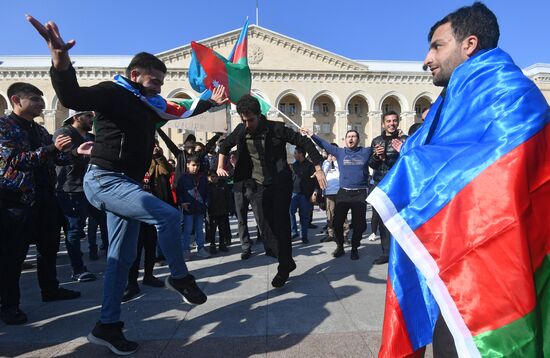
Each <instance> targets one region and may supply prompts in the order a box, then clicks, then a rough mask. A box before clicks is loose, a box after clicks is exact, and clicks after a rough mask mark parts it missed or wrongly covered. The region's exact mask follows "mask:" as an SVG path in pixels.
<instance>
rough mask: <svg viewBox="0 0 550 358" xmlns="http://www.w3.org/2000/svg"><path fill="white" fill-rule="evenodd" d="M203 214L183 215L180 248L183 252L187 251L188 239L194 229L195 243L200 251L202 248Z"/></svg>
mask: <svg viewBox="0 0 550 358" xmlns="http://www.w3.org/2000/svg"><path fill="white" fill-rule="evenodd" d="M203 226H204V214H192V215H190V214H183V236H182V241H181V246H182V247H183V250H184V251H189V237H190V236H191V233H192V232H193V228H194V229H195V242H196V243H197V248H198V249H199V250H200V249H202V248H203V247H204V231H203Z"/></svg>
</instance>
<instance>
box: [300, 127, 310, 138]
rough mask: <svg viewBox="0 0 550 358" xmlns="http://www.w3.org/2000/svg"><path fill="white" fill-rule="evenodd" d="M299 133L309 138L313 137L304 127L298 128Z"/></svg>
mask: <svg viewBox="0 0 550 358" xmlns="http://www.w3.org/2000/svg"><path fill="white" fill-rule="evenodd" d="M300 133H301V134H302V135H305V136H308V137H311V136H312V135H313V131H312V130H311V129H307V128H306V127H302V128H300Z"/></svg>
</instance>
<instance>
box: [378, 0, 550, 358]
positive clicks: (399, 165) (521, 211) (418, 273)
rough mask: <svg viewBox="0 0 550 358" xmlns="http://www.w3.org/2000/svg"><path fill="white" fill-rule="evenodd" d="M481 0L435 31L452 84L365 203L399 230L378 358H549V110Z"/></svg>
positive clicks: (435, 45)
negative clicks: (429, 354)
mask: <svg viewBox="0 0 550 358" xmlns="http://www.w3.org/2000/svg"><path fill="white" fill-rule="evenodd" d="M498 39H499V26H498V22H497V18H496V16H495V15H494V14H493V13H492V12H491V11H490V10H489V9H488V8H487V7H486V6H485V5H483V4H482V3H479V2H476V3H474V4H473V5H471V6H466V7H463V8H460V9H458V10H456V11H455V12H453V13H451V14H449V15H447V16H446V17H444V18H443V19H441V20H440V21H438V22H437V23H436V24H435V25H434V26H433V27H432V29H431V30H430V33H429V36H428V40H429V42H430V47H429V51H428V54H427V56H426V58H425V60H424V64H425V66H427V67H428V68H429V69H430V70H431V72H432V75H433V82H434V84H435V85H436V86H441V87H443V91H442V93H441V95H440V97H439V98H438V99H437V100H436V102H435V103H434V104H433V106H432V107H431V110H430V112H429V114H428V116H427V118H426V121H425V124H424V125H423V126H422V127H421V128H420V130H418V131H417V132H416V133H415V134H414V135H413V136H412V137H410V138H409V140H407V141H406V142H405V143H404V145H403V147H402V148H401V152H400V157H399V160H398V161H397V162H396V164H395V165H394V167H393V168H392V170H391V171H390V172H389V173H388V175H387V176H386V177H385V178H384V180H383V181H382V182H381V183H380V184H379V186H378V187H377V188H375V189H374V190H373V192H372V193H371V194H370V196H369V197H368V199H367V200H368V201H369V202H370V203H371V204H372V205H373V206H374V207H375V208H376V210H377V211H378V213H379V214H380V216H381V218H382V220H384V223H385V225H386V227H387V228H388V229H389V231H390V232H391V235H392V240H391V244H390V259H389V267H388V286H387V292H386V308H385V314H384V327H383V333H382V346H381V348H380V353H379V356H380V357H409V356H417V355H421V354H422V351H423V349H424V347H425V346H426V345H427V344H429V343H432V342H433V349H434V356H435V357H445V358H447V357H456V356H458V357H480V356H484V357H485V356H487V357H489V356H490V357H543V356H545V357H548V356H550V225H549V224H548V222H549V218H550V216H549V212H550V211H549V210H550V206H549V205H550V165H549V164H548V163H549V162H550V126H549V122H550V110H549V107H548V104H547V102H546V100H545V99H544V97H543V96H542V94H541V92H540V90H539V89H538V88H537V87H536V86H535V84H534V83H533V82H532V81H531V80H529V79H528V78H527V77H526V76H525V75H524V74H523V73H522V71H521V69H519V68H518V67H517V66H516V65H515V64H514V63H513V61H512V59H511V58H510V56H509V55H508V54H506V53H505V52H504V51H503V50H501V49H500V48H498V47H497V46H498Z"/></svg>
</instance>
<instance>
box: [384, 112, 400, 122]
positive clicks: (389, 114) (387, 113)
mask: <svg viewBox="0 0 550 358" xmlns="http://www.w3.org/2000/svg"><path fill="white" fill-rule="evenodd" d="M394 115H395V116H397V121H398V122H399V121H400V120H401V118H400V117H399V113H397V112H396V111H387V112H386V113H384V114H383V115H382V122H384V119H386V117H387V116H394Z"/></svg>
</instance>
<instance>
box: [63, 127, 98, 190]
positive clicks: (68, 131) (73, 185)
mask: <svg viewBox="0 0 550 358" xmlns="http://www.w3.org/2000/svg"><path fill="white" fill-rule="evenodd" d="M60 135H68V136H70V137H71V146H72V150H71V152H70V153H71V155H70V160H71V164H69V165H57V166H56V167H55V172H56V174H57V179H56V183H55V190H57V191H64V192H66V193H81V192H83V191H84V188H83V187H82V182H83V181H84V174H86V167H87V166H88V162H89V161H90V157H88V156H86V155H79V154H78V153H76V149H77V148H78V147H79V146H80V145H81V144H82V143H84V142H87V141H93V140H94V138H95V137H94V135H93V134H91V133H86V138H84V137H82V136H81V135H80V133H78V131H77V130H76V129H75V128H74V127H73V126H72V125H70V124H68V125H65V126H63V127H61V128H59V129H57V130H56V131H55V132H54V134H53V140H54V141H55V139H56V138H57V137H58V136H60Z"/></svg>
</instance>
